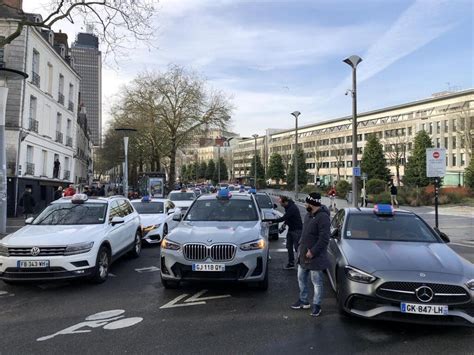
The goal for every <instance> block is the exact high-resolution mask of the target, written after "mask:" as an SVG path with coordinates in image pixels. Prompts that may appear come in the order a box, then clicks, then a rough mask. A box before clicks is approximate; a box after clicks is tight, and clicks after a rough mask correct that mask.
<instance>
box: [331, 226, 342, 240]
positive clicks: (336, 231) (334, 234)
mask: <svg viewBox="0 0 474 355" xmlns="http://www.w3.org/2000/svg"><path fill="white" fill-rule="evenodd" d="M331 238H334V239H340V238H341V236H340V234H339V229H337V228H334V230H333V231H332V232H331Z"/></svg>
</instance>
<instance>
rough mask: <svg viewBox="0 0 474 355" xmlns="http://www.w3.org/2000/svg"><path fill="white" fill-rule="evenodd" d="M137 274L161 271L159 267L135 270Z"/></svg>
mask: <svg viewBox="0 0 474 355" xmlns="http://www.w3.org/2000/svg"><path fill="white" fill-rule="evenodd" d="M135 271H136V272H139V273H143V272H156V271H160V268H159V267H156V266H149V267H143V268H141V269H135Z"/></svg>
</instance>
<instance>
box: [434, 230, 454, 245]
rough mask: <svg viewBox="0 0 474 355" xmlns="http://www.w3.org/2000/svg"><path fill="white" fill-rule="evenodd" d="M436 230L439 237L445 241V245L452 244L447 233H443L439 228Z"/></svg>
mask: <svg viewBox="0 0 474 355" xmlns="http://www.w3.org/2000/svg"><path fill="white" fill-rule="evenodd" d="M434 230H435V231H436V233H438V235H439V236H440V238H441V239H442V240H443V242H445V243H449V242H451V239H449V237H448V235H447V234H446V233H444V232H441V231H440V230H439V229H438V228H435V229H434Z"/></svg>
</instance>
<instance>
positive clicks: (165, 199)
mask: <svg viewBox="0 0 474 355" xmlns="http://www.w3.org/2000/svg"><path fill="white" fill-rule="evenodd" d="M166 201H168V199H167V198H155V197H152V198H150V201H148V202H147V203H150V202H166ZM130 202H143V201H142V199H141V198H135V199H133V200H130Z"/></svg>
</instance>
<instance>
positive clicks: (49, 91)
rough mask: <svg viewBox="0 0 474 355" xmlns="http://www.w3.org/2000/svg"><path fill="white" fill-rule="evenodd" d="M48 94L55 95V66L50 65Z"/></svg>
mask: <svg viewBox="0 0 474 355" xmlns="http://www.w3.org/2000/svg"><path fill="white" fill-rule="evenodd" d="M48 94H50V95H53V65H52V64H51V63H48Z"/></svg>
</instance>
